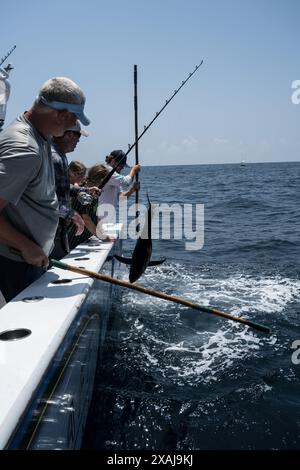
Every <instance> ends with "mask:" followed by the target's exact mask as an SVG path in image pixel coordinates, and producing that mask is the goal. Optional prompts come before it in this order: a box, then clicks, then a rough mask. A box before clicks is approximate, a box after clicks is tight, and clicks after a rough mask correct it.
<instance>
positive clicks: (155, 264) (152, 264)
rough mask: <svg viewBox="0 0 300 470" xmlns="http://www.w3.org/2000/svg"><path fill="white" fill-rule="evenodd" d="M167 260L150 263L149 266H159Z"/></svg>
mask: <svg viewBox="0 0 300 470" xmlns="http://www.w3.org/2000/svg"><path fill="white" fill-rule="evenodd" d="M166 259H167V258H163V259H158V260H153V261H149V263H148V266H159V265H160V264H163V263H164V262H165V261H166Z"/></svg>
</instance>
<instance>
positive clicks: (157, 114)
mask: <svg viewBox="0 0 300 470" xmlns="http://www.w3.org/2000/svg"><path fill="white" fill-rule="evenodd" d="M202 64H203V60H201V62H200V64H199V65H196V67H195V69H194V70H193V72H190V74H189V75H188V77H187V78H186V79H185V80H183V82H182V83H181V85H180V87H179V88H177V89H176V90H174V93H173V94H172V96H171V97H170V98H169V99H168V100H166V102H165V104H164V105H163V107H162V108H161V109H160V110H159V111H158V112H157V113H156V114H155V116H154V118H153V119H152V121H150V122H149V124H148V125H147V126H144V130H143V132H142V133H141V134H140V135H139V136H138V138H137V139H136V140H135V142H133V144H132V145H129V148H128V150H127V152H126V153H125V155H124V156H123V158H122V159H120V162H119V163H121V162H122V160H125V158H126V157H127V155H128V154H129V152H131V150H132V149H133V148H134V147H135V146H136V145H137V144H138V142H139V140H140V139H141V138H142V137H143V135H144V134H145V132H147V130H148V129H149V128H150V127H151V126H152V124H153V123H154V121H155V120H156V119H157V118H158V116H159V115H160V114H161V113H162V112H163V110H164V109H165V108H166V107H167V106H168V104H169V103H170V102H171V101H172V99H173V98H174V97H175V95H177V93H178V92H179V90H181V88H182V87H183V86H184V85H185V84H186V82H187V81H188V80H189V79H190V78H191V77H192V76H193V75H194V73H196V72H197V70H198V69H199V67H201V65H202ZM116 171H117V168H113V169H112V170H111V171H110V172H109V173H108V174H107V175H106V177H105V178H104V179H103V180H102V182H101V184H100V185H99V189H102V188H103V187H104V186H105V185H106V183H107V182H108V181H109V180H110V178H111V177H112V175H113V174H114V173H115V172H116Z"/></svg>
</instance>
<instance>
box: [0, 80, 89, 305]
mask: <svg viewBox="0 0 300 470" xmlns="http://www.w3.org/2000/svg"><path fill="white" fill-rule="evenodd" d="M84 104H85V95H84V93H83V92H82V90H81V88H80V87H79V86H78V85H77V84H76V83H74V82H73V81H72V80H70V79H69V78H65V77H56V78H51V79H49V80H47V81H46V82H45V83H44V85H43V86H42V88H41V89H40V91H39V94H38V96H37V98H36V100H35V101H34V103H33V105H32V107H31V109H30V110H29V111H26V112H25V113H24V114H22V115H21V116H19V117H18V118H17V119H16V120H15V121H14V122H13V123H12V124H11V125H9V126H8V127H6V128H5V129H4V130H3V131H2V132H1V134H0V290H1V291H2V294H3V295H4V297H5V299H6V301H9V300H11V299H12V298H13V297H14V296H15V295H17V294H18V293H19V292H21V291H22V290H23V289H24V288H25V287H27V286H28V285H29V284H31V283H32V282H33V281H34V280H36V279H37V278H38V277H40V276H41V274H43V272H44V271H45V269H46V267H47V265H48V255H49V253H50V252H51V250H52V247H53V241H54V237H55V232H56V228H57V224H58V216H59V213H58V202H57V197H56V193H55V181H54V170H53V164H52V160H51V148H50V138H51V137H52V136H61V135H63V134H64V133H65V131H66V130H67V129H70V128H71V127H72V126H75V125H76V121H77V119H79V120H80V121H81V122H82V123H83V124H84V125H88V124H89V120H88V118H87V117H86V115H85V114H84Z"/></svg>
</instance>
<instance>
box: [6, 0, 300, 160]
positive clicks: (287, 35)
mask: <svg viewBox="0 0 300 470" xmlns="http://www.w3.org/2000/svg"><path fill="white" fill-rule="evenodd" d="M0 11H1V15H0V21H1V27H0V45H1V47H0V56H1V57H3V56H4V55H5V54H6V52H7V51H8V50H9V49H10V48H11V47H12V46H13V45H16V46H17V47H16V49H15V51H14V52H13V54H12V55H11V57H10V58H9V60H8V61H7V62H6V63H5V65H6V64H7V63H8V62H11V63H12V64H13V66H14V70H13V71H12V72H11V75H10V83H11V96H10V100H9V102H8V108H7V115H6V124H9V122H11V121H12V120H13V119H14V118H15V117H16V116H17V115H19V114H20V113H22V112H23V111H25V110H26V109H29V108H30V106H31V104H32V102H33V100H34V98H35V97H36V95H37V93H38V90H39V88H40V87H41V85H42V84H43V83H44V82H45V81H46V80H47V79H48V78H51V77H55V76H65V77H69V78H71V79H72V80H74V81H75V82H76V83H78V84H79V85H80V87H81V88H82V89H83V91H84V93H85V95H86V107H85V110H86V114H87V115H88V116H89V118H90V119H91V124H90V126H88V128H87V130H88V131H89V133H90V135H89V137H87V138H84V137H82V138H81V141H80V143H79V144H78V147H77V149H76V150H75V152H74V153H72V154H70V155H69V159H70V160H71V159H73V160H74V159H76V160H82V161H83V162H85V163H86V164H87V166H90V165H92V164H95V163H100V162H103V161H104V157H105V155H107V154H108V153H110V151H112V150H114V149H123V150H125V151H126V150H127V148H128V144H129V143H132V142H133V141H134V104H133V103H134V101H133V92H134V88H133V66H134V64H137V67H138V116H139V129H140V131H142V130H143V128H144V125H146V124H148V123H149V122H150V121H151V119H152V118H153V117H154V115H155V113H156V112H157V111H159V110H160V108H161V107H162V106H163V105H164V103H165V100H166V99H167V98H169V97H170V96H171V95H172V93H173V91H174V90H175V89H176V88H178V87H179V86H180V84H181V82H182V80H184V79H185V78H186V77H187V76H188V74H189V73H190V72H192V71H193V70H194V68H195V66H196V65H197V64H199V63H200V62H201V60H203V61H204V62H203V65H202V66H201V67H200V68H199V70H198V71H197V72H196V73H195V75H194V76H193V77H192V78H191V79H190V80H189V81H188V83H187V84H186V85H185V86H184V87H183V88H182V89H181V91H180V92H179V93H178V95H176V96H175V98H174V100H173V101H172V102H171V103H170V104H169V105H168V106H167V107H166V109H165V110H164V111H163V113H162V114H161V115H160V116H159V117H158V119H157V120H156V121H155V123H154V124H153V125H152V126H151V127H150V129H149V130H148V131H147V132H146V133H145V135H144V136H143V137H142V139H141V140H140V143H139V156H140V162H141V164H142V165H175V164H177V165H180V164H209V163H239V162H241V161H242V160H245V161H246V162H249V163H250V162H277V161H299V156H300V132H299V122H300V104H298V105H297V104H293V102H292V99H291V97H292V94H293V92H294V91H295V90H293V89H292V82H293V81H295V80H300V59H299V44H300V28H299V18H300V2H299V0H151V1H149V0H109V1H103V0H85V1H84V2H83V1H81V0H72V1H70V0H60V1H58V0H51V2H49V1H47V0H43V2H41V1H40V0H26V2H24V1H23V0H18V1H17V0H10V1H4V0H0ZM128 163H129V164H133V163H134V151H132V152H131V153H130V154H129V155H128Z"/></svg>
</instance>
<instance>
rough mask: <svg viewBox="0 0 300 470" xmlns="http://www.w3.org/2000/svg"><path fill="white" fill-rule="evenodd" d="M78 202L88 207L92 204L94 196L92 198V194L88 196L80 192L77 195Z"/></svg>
mask: <svg viewBox="0 0 300 470" xmlns="http://www.w3.org/2000/svg"><path fill="white" fill-rule="evenodd" d="M77 200H78V201H79V202H80V204H81V205H82V206H88V205H89V204H91V203H92V201H93V196H91V194H88V193H86V192H84V191H79V193H78V195H77Z"/></svg>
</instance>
